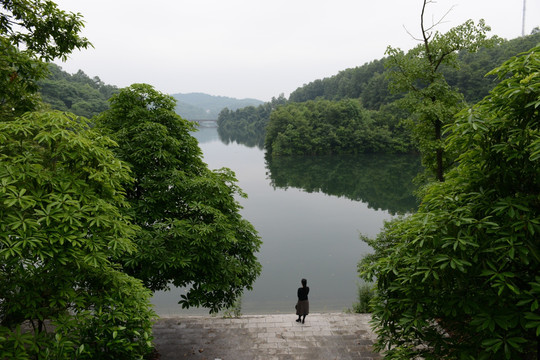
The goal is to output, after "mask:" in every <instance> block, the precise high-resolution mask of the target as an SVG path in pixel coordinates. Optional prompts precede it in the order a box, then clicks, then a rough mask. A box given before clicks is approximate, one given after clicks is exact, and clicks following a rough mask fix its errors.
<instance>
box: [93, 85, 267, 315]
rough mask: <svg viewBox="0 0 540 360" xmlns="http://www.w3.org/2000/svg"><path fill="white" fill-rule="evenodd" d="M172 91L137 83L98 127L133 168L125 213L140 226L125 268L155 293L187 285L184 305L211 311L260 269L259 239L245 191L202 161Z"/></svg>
mask: <svg viewBox="0 0 540 360" xmlns="http://www.w3.org/2000/svg"><path fill="white" fill-rule="evenodd" d="M174 107H175V101H174V99H173V98H172V97H171V96H168V95H164V94H162V93H159V92H157V91H156V90H154V89H153V88H152V87H151V86H150V85H145V84H134V85H132V86H130V87H128V88H125V89H122V90H120V92H119V93H118V94H115V95H114V96H113V97H112V98H111V107H110V109H109V110H107V111H105V112H103V113H102V114H101V115H100V116H98V118H97V120H96V125H97V127H98V128H100V129H102V130H103V131H104V133H106V134H107V135H109V136H110V137H112V138H113V139H114V140H115V141H116V142H117V143H118V145H119V147H118V148H115V149H113V150H114V151H115V153H116V154H117V156H118V157H119V158H120V159H122V160H124V161H126V162H128V163H129V164H130V165H131V171H132V174H133V176H134V178H135V181H134V183H133V184H126V198H127V200H128V201H129V203H130V205H131V206H130V208H129V209H128V211H127V213H128V214H129V215H130V216H131V217H132V218H133V219H134V221H135V222H136V223H137V224H138V225H139V226H140V231H138V232H137V236H136V237H135V242H136V244H137V246H138V247H139V248H140V249H144V251H139V252H137V253H134V254H133V255H132V256H130V255H126V256H124V257H123V258H122V259H121V262H122V264H123V266H124V269H125V270H126V271H128V273H130V274H132V275H133V276H135V277H137V278H139V279H141V280H143V282H144V284H145V285H146V286H147V287H148V288H150V289H151V290H153V291H155V290H163V289H167V288H168V286H169V285H170V284H171V283H172V284H174V285H175V286H187V287H189V290H188V292H187V294H186V295H183V296H182V297H183V300H182V301H181V303H182V306H183V307H188V306H204V307H207V308H210V309H211V310H212V312H215V311H218V310H220V309H221V308H227V307H230V306H232V305H233V303H234V301H235V300H236V298H238V297H239V296H240V295H241V294H242V292H243V289H244V288H246V287H247V288H251V284H252V283H253V282H254V280H255V278H256V277H257V276H258V275H259V273H260V271H261V265H260V264H259V263H258V261H257V258H256V257H255V253H256V252H257V251H258V249H259V246H260V243H261V241H260V239H259V237H258V235H257V232H256V231H255V229H254V228H253V226H252V225H251V224H250V223H249V222H247V221H246V220H244V219H243V218H242V217H241V216H240V214H239V210H240V208H241V207H240V205H239V203H238V201H237V200H236V199H235V196H236V195H238V196H245V195H244V194H243V192H242V191H241V189H240V188H239V187H238V186H237V185H236V178H235V176H234V173H233V172H232V171H231V170H229V169H226V168H223V169H220V170H215V171H211V170H209V169H208V166H207V165H206V164H205V163H204V162H203V161H202V153H201V150H200V148H199V146H198V143H197V140H196V139H195V138H194V137H193V136H192V135H191V134H190V131H193V130H194V127H193V125H192V123H191V122H189V121H187V120H184V119H182V118H181V117H180V116H179V115H177V114H176V113H175V111H174Z"/></svg>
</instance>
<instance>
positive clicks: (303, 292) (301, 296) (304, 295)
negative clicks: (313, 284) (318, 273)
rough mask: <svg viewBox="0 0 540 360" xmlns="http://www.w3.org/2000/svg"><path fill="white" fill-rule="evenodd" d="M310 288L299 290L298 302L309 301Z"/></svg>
mask: <svg viewBox="0 0 540 360" xmlns="http://www.w3.org/2000/svg"><path fill="white" fill-rule="evenodd" d="M308 294H309V286H306V287H301V288H298V301H304V300H307V299H308V297H307V296H308Z"/></svg>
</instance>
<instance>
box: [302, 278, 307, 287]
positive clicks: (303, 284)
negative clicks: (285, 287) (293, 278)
mask: <svg viewBox="0 0 540 360" xmlns="http://www.w3.org/2000/svg"><path fill="white" fill-rule="evenodd" d="M306 286H307V280H306V279H302V287H306Z"/></svg>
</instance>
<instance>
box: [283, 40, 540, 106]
mask: <svg viewBox="0 0 540 360" xmlns="http://www.w3.org/2000/svg"><path fill="white" fill-rule="evenodd" d="M539 42H540V31H539V30H538V29H535V30H534V31H533V33H532V34H531V35H529V36H524V37H520V38H516V39H512V40H507V41H503V42H502V43H501V44H500V45H498V46H495V47H492V48H482V49H480V50H479V51H478V52H476V53H469V52H467V51H463V52H460V53H459V61H460V68H459V69H454V68H450V67H446V68H444V69H443V71H442V72H443V74H444V77H445V79H446V81H447V82H448V84H449V85H450V86H452V87H457V88H458V89H459V90H460V91H461V92H462V93H463V94H464V95H465V100H466V101H467V102H469V103H476V102H478V101H479V100H481V99H482V98H484V97H485V96H486V95H487V94H488V92H489V91H490V90H491V89H492V88H493V87H494V86H495V82H496V78H495V77H494V76H487V77H486V76H485V75H486V74H487V73H488V72H489V71H491V70H492V69H494V68H495V67H497V66H499V65H500V64H501V63H503V62H504V61H506V60H508V59H509V58H510V57H512V56H515V55H516V54H518V53H521V52H524V51H527V50H529V49H531V48H533V47H534V46H536V45H537V44H538V43H539ZM386 61H387V58H383V59H379V60H374V61H372V62H370V63H367V64H364V65H362V66H359V67H356V68H351V69H346V70H343V71H341V72H339V73H338V74H337V75H334V76H332V77H329V78H324V79H322V80H315V81H313V82H311V83H309V84H306V85H304V86H302V87H299V88H298V89H296V90H295V91H293V92H292V93H291V95H290V96H289V101H291V102H304V101H308V100H315V99H317V98H324V99H328V100H340V99H346V98H352V99H361V101H362V105H363V106H364V107H365V108H366V109H372V110H378V109H379V108H380V107H381V106H382V105H384V104H388V103H390V102H393V101H394V100H396V99H397V98H398V97H399V96H398V95H396V94H392V93H390V91H389V90H388V79H387V77H386V72H387V69H386V67H385V63H386Z"/></svg>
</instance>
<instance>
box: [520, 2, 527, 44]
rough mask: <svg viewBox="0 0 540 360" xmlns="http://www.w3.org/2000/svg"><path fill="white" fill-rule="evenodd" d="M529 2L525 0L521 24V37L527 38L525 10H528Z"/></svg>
mask: <svg viewBox="0 0 540 360" xmlns="http://www.w3.org/2000/svg"><path fill="white" fill-rule="evenodd" d="M526 5H527V0H523V20H522V22H521V36H525V10H526Z"/></svg>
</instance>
